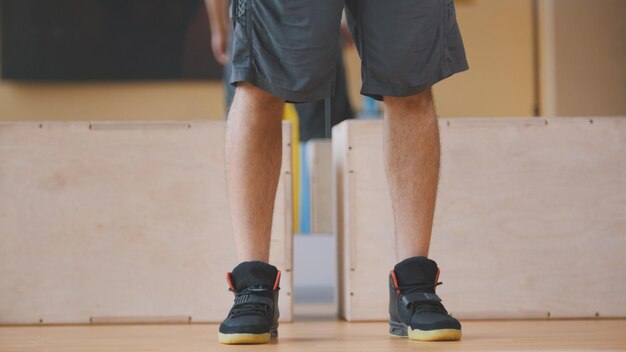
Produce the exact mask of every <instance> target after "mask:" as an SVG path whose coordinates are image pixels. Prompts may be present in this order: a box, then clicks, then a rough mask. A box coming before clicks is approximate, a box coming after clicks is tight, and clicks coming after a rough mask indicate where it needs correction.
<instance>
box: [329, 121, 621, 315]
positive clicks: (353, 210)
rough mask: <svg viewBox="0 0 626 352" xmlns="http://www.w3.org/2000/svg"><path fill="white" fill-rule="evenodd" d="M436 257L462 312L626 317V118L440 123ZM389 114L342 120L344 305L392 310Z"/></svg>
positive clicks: (346, 310)
mask: <svg viewBox="0 0 626 352" xmlns="http://www.w3.org/2000/svg"><path fill="white" fill-rule="evenodd" d="M440 130H441V138H442V166H441V181H440V185H439V196H438V199H437V208H436V214H435V225H434V230H433V237H432V245H431V251H430V257H432V258H433V259H435V260H436V261H437V262H438V264H439V266H440V268H441V277H440V280H441V281H443V282H444V284H443V285H442V286H439V287H438V289H437V291H438V293H439V294H440V295H441V296H442V299H443V300H444V303H445V305H446V307H447V308H448V309H449V310H450V311H451V313H452V314H453V315H455V316H458V317H461V318H545V317H554V318H569V317H596V316H599V317H624V316H626V255H625V253H626V118H623V117H605V118H549V119H541V118H471V119H470V118H463V119H440ZM382 158H383V155H382V122H381V121H371V120H370V121H347V122H343V123H342V124H340V125H338V126H336V127H335V128H334V129H333V163H334V170H335V171H334V184H335V186H334V188H333V189H334V190H335V191H336V192H335V193H334V204H335V211H334V212H335V214H336V219H335V229H336V233H337V236H338V252H339V264H338V265H339V276H340V278H339V305H340V307H339V310H340V315H341V316H342V317H344V318H345V319H348V320H354V321H358V320H384V319H388V313H387V305H388V299H389V298H388V295H389V293H388V288H387V277H388V273H389V270H390V269H391V268H392V267H393V265H394V264H395V252H394V235H393V218H392V212H391V201H390V198H389V192H388V188H387V183H386V179H385V172H384V168H383V159H382Z"/></svg>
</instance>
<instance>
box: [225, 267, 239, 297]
mask: <svg viewBox="0 0 626 352" xmlns="http://www.w3.org/2000/svg"><path fill="white" fill-rule="evenodd" d="M231 275H232V273H230V272H228V273H226V281H227V282H228V286H230V290H231V291H233V292H235V293H237V291H236V290H235V286H233V280H232V279H231Z"/></svg>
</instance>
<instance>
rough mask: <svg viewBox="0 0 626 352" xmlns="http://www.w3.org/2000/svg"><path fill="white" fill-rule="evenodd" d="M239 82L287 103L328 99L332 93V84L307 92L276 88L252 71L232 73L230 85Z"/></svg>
mask: <svg viewBox="0 0 626 352" xmlns="http://www.w3.org/2000/svg"><path fill="white" fill-rule="evenodd" d="M239 82H248V83H250V84H252V85H253V86H255V87H257V88H260V89H262V90H264V91H266V92H268V93H270V94H271V95H273V96H275V97H278V98H281V99H282V100H284V101H286V102H288V103H305V102H311V101H316V100H321V99H324V98H327V97H329V96H330V95H331V93H332V84H329V85H328V87H323V88H318V89H311V90H307V91H297V90H290V89H287V88H283V87H278V86H276V85H275V84H272V83H270V82H269V81H268V80H267V79H265V77H263V76H262V75H261V74H260V73H259V72H257V71H256V70H254V69H243V70H236V71H233V72H232V75H231V77H230V84H231V85H233V86H236V85H237V83H239Z"/></svg>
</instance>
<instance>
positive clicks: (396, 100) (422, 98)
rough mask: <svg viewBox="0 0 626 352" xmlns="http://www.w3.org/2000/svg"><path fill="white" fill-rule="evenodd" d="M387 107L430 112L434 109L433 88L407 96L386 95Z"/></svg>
mask: <svg viewBox="0 0 626 352" xmlns="http://www.w3.org/2000/svg"><path fill="white" fill-rule="evenodd" d="M384 102H385V107H386V108H388V109H391V110H404V111H407V110H408V111H417V112H430V111H433V110H434V108H433V95H432V91H431V89H430V88H429V89H427V90H425V91H423V92H421V93H419V94H415V95H410V96H407V97H391V96H386V97H384Z"/></svg>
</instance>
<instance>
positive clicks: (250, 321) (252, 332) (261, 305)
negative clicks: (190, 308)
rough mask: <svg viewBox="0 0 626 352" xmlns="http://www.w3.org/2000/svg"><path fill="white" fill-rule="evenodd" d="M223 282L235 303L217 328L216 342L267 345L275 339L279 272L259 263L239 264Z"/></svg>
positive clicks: (270, 266)
mask: <svg viewBox="0 0 626 352" xmlns="http://www.w3.org/2000/svg"><path fill="white" fill-rule="evenodd" d="M226 279H227V280H228V285H229V286H230V290H231V291H233V293H234V294H235V303H234V304H233V307H232V308H231V310H230V312H229V313H228V317H226V319H225V320H224V321H223V322H222V324H221V325H220V331H219V342H221V343H224V344H252V343H268V342H269V341H270V339H272V338H276V337H278V330H277V329H278V290H279V289H280V288H279V287H278V285H279V283H280V271H279V270H278V269H276V267H275V266H273V265H269V264H266V263H263V262H257V261H252V262H243V263H241V264H239V265H237V266H236V267H235V269H233V271H232V273H228V274H226Z"/></svg>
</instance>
